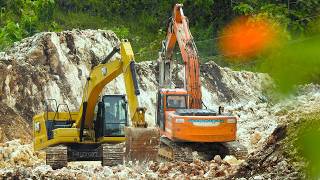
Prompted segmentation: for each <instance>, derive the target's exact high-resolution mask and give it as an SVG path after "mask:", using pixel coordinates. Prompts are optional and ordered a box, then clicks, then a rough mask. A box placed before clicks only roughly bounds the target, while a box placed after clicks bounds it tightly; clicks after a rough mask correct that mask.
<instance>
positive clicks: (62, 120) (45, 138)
mask: <svg viewBox="0 0 320 180" xmlns="http://www.w3.org/2000/svg"><path fill="white" fill-rule="evenodd" d="M119 52H120V55H121V58H119V59H115V60H112V61H111V60H110V59H111V58H112V57H113V56H114V54H116V53H119ZM121 74H123V77H124V84H125V89H126V95H114V94H113V95H101V92H102V90H103V88H104V87H105V85H107V84H108V83H109V82H111V81H112V80H113V79H115V78H116V77H118V76H119V75H121ZM139 94H140V91H139V87H138V82H137V77H136V71H135V61H134V54H133V51H132V48H131V45H130V43H129V42H128V41H127V40H122V41H121V43H120V45H119V46H116V47H114V48H113V50H112V51H111V52H110V54H109V55H108V56H107V57H106V58H105V59H104V60H103V61H102V62H101V63H100V64H98V65H97V66H95V67H93V68H92V70H91V72H90V76H89V77H88V78H87V82H86V86H85V88H84V91H83V97H82V104H81V106H80V108H79V111H77V112H71V111H70V110H69V108H68V106H67V105H66V104H59V105H58V103H57V101H56V100H54V99H49V100H48V101H46V111H45V112H42V113H40V114H38V115H35V116H34V118H33V133H34V149H35V150H43V149H45V150H46V163H47V164H48V165H51V166H52V168H53V169H58V168H62V167H65V166H67V163H68V162H69V161H102V165H103V166H105V165H108V166H113V165H117V164H122V163H123V162H124V161H126V160H134V161H135V160H140V161H143V160H156V158H157V153H158V148H159V131H158V130H157V129H156V128H149V127H148V125H147V122H146V120H145V111H146V108H145V107H142V106H141V105H140V104H139V99H138V97H139ZM49 105H55V106H56V107H55V110H54V111H49ZM63 106H65V107H66V108H65V109H67V111H66V112H60V109H61V107H63ZM128 106H129V108H128ZM128 109H129V112H128ZM128 116H129V117H130V120H131V121H129V120H128ZM123 142H125V143H123Z"/></svg>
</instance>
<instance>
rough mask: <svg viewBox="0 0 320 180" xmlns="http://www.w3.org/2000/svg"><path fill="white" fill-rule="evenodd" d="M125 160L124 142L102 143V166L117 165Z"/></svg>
mask: <svg viewBox="0 0 320 180" xmlns="http://www.w3.org/2000/svg"><path fill="white" fill-rule="evenodd" d="M123 162H124V144H123V143H119V144H109V143H105V144H102V166H116V165H118V164H123Z"/></svg>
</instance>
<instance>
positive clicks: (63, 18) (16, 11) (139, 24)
mask: <svg viewBox="0 0 320 180" xmlns="http://www.w3.org/2000/svg"><path fill="white" fill-rule="evenodd" d="M176 2H177V1H174V0H163V1H159V0H125V1H124V0H123V1H119V0H86V1H82V0H81V1H78V0H2V1H0V6H1V9H0V10H1V12H0V26H1V29H0V44H1V45H0V48H1V49H4V48H6V47H8V46H10V45H11V44H12V43H13V42H15V41H18V40H20V39H21V38H24V37H27V36H31V35H33V34H35V33H37V32H41V31H60V30H70V29H73V28H79V29H87V28H90V29H98V28H100V29H112V30H114V31H115V32H116V33H117V34H118V35H119V37H121V38H128V39H129V40H131V41H132V44H133V47H134V50H135V51H136V52H137V59H138V60H150V59H155V58H156V56H157V53H156V51H158V50H159V48H160V43H161V39H163V38H164V37H165V33H166V28H167V27H166V26H167V23H168V20H169V17H170V16H171V13H172V7H173V6H174V4H175V3H176ZM178 2H179V3H183V4H184V11H185V14H186V16H188V19H189V23H190V27H191V31H192V33H193V36H194V38H195V39H196V40H197V41H202V40H207V39H213V38H215V37H217V36H219V32H220V30H221V29H222V27H224V26H225V25H226V24H227V23H229V22H230V21H231V20H232V19H233V18H234V17H236V16H240V15H245V16H248V15H255V16H257V15H260V16H266V17H268V18H270V19H273V20H274V21H276V22H278V23H279V24H280V25H281V26H282V27H283V29H285V30H286V31H288V32H290V33H291V34H292V35H303V34H305V33H308V32H311V31H312V32H314V29H310V28H307V27H308V26H307V25H308V24H310V23H313V22H314V20H315V19H317V16H318V14H319V11H320V10H319V9H320V8H319V7H320V2H319V1H318V0H310V1H301V0H295V1H294V0H279V1H271V0H266V1H265V0H230V1H217V0H179V1H178ZM313 27H316V26H313Z"/></svg>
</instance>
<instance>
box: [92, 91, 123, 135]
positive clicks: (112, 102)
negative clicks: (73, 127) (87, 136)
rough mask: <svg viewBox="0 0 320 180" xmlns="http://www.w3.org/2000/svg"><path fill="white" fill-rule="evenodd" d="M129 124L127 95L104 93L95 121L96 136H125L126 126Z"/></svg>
mask: <svg viewBox="0 0 320 180" xmlns="http://www.w3.org/2000/svg"><path fill="white" fill-rule="evenodd" d="M127 125H128V108H127V101H126V96H125V95H104V96H103V97H102V101H100V102H99V103H98V108H97V115H96V121H95V132H96V138H99V137H124V136H125V134H124V127H125V126H127ZM100 127H101V128H100Z"/></svg>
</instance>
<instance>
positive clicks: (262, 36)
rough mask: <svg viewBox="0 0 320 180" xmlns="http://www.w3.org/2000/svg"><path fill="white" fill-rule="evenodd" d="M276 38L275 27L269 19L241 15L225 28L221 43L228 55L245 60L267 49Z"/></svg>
mask: <svg viewBox="0 0 320 180" xmlns="http://www.w3.org/2000/svg"><path fill="white" fill-rule="evenodd" d="M274 38H275V31H274V28H273V27H272V24H271V23H270V22H268V21H267V20H257V19H253V18H250V17H240V18H237V19H236V20H234V21H233V22H232V23H231V24H230V25H228V26H227V27H226V28H225V29H224V30H223V33H222V38H221V39H220V42H219V45H220V50H221V52H222V53H223V54H224V55H225V56H226V57H228V58H232V59H237V60H238V61H245V60H248V58H251V57H254V56H256V55H258V54H259V53H260V52H262V51H263V50H264V49H266V48H267V47H268V46H269V45H270V44H271V43H272V41H273V39H274Z"/></svg>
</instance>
